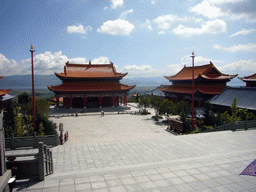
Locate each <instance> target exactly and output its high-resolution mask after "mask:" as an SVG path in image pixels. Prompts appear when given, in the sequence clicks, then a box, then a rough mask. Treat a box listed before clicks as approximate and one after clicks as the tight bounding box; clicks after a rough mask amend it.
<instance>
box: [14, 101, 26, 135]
mask: <svg viewBox="0 0 256 192" xmlns="http://www.w3.org/2000/svg"><path fill="white" fill-rule="evenodd" d="M14 115H15V116H14V121H15V133H16V135H17V137H22V136H24V134H25V131H24V127H23V124H22V117H21V116H20V115H19V107H18V106H17V107H15V109H14Z"/></svg>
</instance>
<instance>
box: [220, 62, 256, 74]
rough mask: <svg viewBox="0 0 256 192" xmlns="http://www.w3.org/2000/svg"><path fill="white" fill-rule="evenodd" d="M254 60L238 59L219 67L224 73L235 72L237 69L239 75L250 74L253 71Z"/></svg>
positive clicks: (255, 63)
mask: <svg viewBox="0 0 256 192" xmlns="http://www.w3.org/2000/svg"><path fill="white" fill-rule="evenodd" d="M255 66H256V62H254V61H253V59H250V60H239V61H235V62H232V63H229V64H227V65H225V66H223V67H219V69H220V70H221V71H223V72H224V73H237V71H239V76H241V75H243V74H244V75H246V76H248V75H251V74H252V73H253V72H252V71H255Z"/></svg>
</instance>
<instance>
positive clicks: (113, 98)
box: [112, 96, 115, 107]
mask: <svg viewBox="0 0 256 192" xmlns="http://www.w3.org/2000/svg"><path fill="white" fill-rule="evenodd" d="M114 106H115V97H114V96H112V107H114Z"/></svg>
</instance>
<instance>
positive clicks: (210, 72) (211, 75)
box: [165, 62, 237, 81]
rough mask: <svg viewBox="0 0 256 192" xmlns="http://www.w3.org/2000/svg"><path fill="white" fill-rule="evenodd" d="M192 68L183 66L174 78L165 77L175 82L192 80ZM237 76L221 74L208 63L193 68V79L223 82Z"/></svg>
mask: <svg viewBox="0 0 256 192" xmlns="http://www.w3.org/2000/svg"><path fill="white" fill-rule="evenodd" d="M192 71H193V68H192V67H186V66H184V67H183V69H182V70H181V71H180V72H178V73H177V74H176V75H174V76H165V78H166V79H168V80H169V81H175V80H192ZM236 76H237V75H227V74H223V73H221V72H220V71H219V70H218V69H217V68H216V67H215V66H214V65H213V64H212V62H210V64H208V65H202V66H195V67H194V79H197V78H199V77H202V78H204V79H210V80H225V79H232V78H234V77H236Z"/></svg>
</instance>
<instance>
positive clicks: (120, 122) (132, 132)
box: [14, 105, 256, 192]
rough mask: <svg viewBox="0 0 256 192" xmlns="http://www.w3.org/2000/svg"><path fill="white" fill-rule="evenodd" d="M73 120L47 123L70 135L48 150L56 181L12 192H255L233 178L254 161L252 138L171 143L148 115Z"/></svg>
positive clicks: (243, 179)
mask: <svg viewBox="0 0 256 192" xmlns="http://www.w3.org/2000/svg"><path fill="white" fill-rule="evenodd" d="M130 111H138V109H137V108H136V106H134V105H132V106H131V109H130ZM151 112H152V113H153V114H154V112H153V110H151ZM79 115H80V116H78V117H63V118H52V120H53V121H54V122H56V123H57V124H59V123H63V125H64V131H68V132H69V140H68V141H67V142H66V143H65V144H64V145H60V146H57V147H53V148H52V149H51V150H52V152H53V161H54V174H52V175H49V176H46V177H45V180H44V181H42V182H37V181H33V180H29V181H27V180H24V181H23V180H21V181H18V182H17V184H16V187H15V189H14V191H44V192H45V191H49V192H52V191H53V192H54V191H59V192H62V191H63V192H65V191H68V192H72V191H88V192H91V191H95V192H96V191H98V192H100V191H102V192H103V191H108V192H115V191H116V192H122V191H146V192H147V191H155V192H157V191H166V192H169V191H174V192H175V191H180V192H183V191H184V192H186V191H225V192H228V191H254V192H255V191H256V177H252V176H239V173H240V172H242V171H243V169H244V168H245V167H246V166H247V165H248V164H249V163H251V162H252V161H253V160H254V159H255V158H256V139H255V138H256V130H247V131H235V132H232V131H222V132H212V133H202V134H194V135H178V136H175V135H173V134H171V133H169V132H168V131H166V127H167V126H166V125H164V124H163V123H162V122H156V121H154V120H153V119H152V118H151V116H152V114H151V115H134V114H133V115H131V114H117V113H116V112H106V113H105V116H104V117H101V116H100V113H90V114H88V113H86V114H79Z"/></svg>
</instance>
